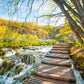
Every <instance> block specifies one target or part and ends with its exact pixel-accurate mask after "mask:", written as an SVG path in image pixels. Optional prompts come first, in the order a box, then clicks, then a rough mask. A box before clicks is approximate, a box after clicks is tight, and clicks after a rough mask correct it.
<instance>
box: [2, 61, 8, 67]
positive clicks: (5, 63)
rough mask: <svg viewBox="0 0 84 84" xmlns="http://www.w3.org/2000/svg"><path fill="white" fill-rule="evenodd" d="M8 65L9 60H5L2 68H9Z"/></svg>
mask: <svg viewBox="0 0 84 84" xmlns="http://www.w3.org/2000/svg"><path fill="white" fill-rule="evenodd" d="M7 64H8V63H7V60H4V61H3V63H2V66H3V67H4V68H6V67H7Z"/></svg>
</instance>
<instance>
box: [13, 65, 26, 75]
mask: <svg viewBox="0 0 84 84" xmlns="http://www.w3.org/2000/svg"><path fill="white" fill-rule="evenodd" d="M24 69H25V66H23V65H17V66H16V68H15V71H14V72H15V73H16V74H19V73H20V72H21V71H22V70H24Z"/></svg>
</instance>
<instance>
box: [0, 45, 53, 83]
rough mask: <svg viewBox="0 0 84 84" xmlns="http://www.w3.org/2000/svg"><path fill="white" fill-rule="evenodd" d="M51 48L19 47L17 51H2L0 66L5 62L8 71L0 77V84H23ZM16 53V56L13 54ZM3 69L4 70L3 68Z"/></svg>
mask: <svg viewBox="0 0 84 84" xmlns="http://www.w3.org/2000/svg"><path fill="white" fill-rule="evenodd" d="M27 48H28V49H27ZM51 48H52V47H51V46H38V47H35V46H34V47H25V49H23V48H22V47H21V48H19V49H17V50H13V49H7V48H6V50H5V49H4V51H5V52H6V53H5V55H4V58H3V60H2V58H0V65H2V62H3V61H5V60H6V63H9V64H8V65H7V68H8V70H6V72H5V73H3V75H0V84H23V83H24V81H25V80H27V79H28V76H29V75H30V74H31V72H30V71H31V68H32V69H33V67H35V66H36V64H38V63H40V62H41V59H42V58H43V57H44V56H45V55H46V53H48V51H49V50H50V49H51ZM17 51H18V53H19V54H18V55H16V54H15V53H16V52H17ZM34 64H35V65H34ZM2 67H3V66H2ZM3 68H4V70H5V69H6V68H5V66H4V67H3ZM24 78H26V79H25V80H24Z"/></svg>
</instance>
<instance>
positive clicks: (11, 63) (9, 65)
mask: <svg viewBox="0 0 84 84" xmlns="http://www.w3.org/2000/svg"><path fill="white" fill-rule="evenodd" d="M13 66H15V63H14V62H8V65H7V67H8V68H7V69H8V70H10V69H11V68H13Z"/></svg>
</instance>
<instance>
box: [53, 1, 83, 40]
mask: <svg viewBox="0 0 84 84" xmlns="http://www.w3.org/2000/svg"><path fill="white" fill-rule="evenodd" d="M54 1H55V3H56V4H57V5H58V6H59V7H60V9H61V10H62V12H63V13H64V15H65V16H66V17H67V19H68V21H69V22H70V23H71V24H73V26H74V28H75V30H76V32H77V33H78V34H79V35H80V37H82V38H84V31H83V30H82V29H81V27H80V26H78V24H77V23H76V22H75V21H74V20H73V19H72V17H71V16H70V14H69V13H68V12H67V11H66V10H65V8H64V5H63V2H62V0H54Z"/></svg>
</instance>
